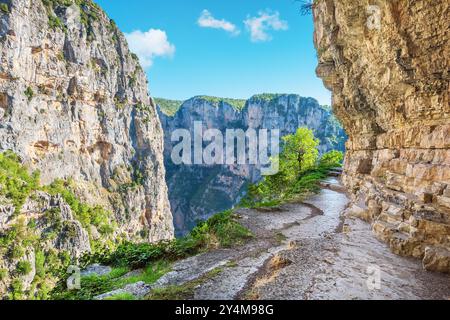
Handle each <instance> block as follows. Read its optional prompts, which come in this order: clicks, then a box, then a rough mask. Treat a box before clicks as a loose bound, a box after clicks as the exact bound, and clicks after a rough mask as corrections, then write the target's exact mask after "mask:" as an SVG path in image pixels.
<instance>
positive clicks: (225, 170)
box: [157, 94, 346, 234]
mask: <svg viewBox="0 0 450 320" xmlns="http://www.w3.org/2000/svg"><path fill="white" fill-rule="evenodd" d="M157 102H158V104H159V105H160V106H161V108H162V110H163V111H164V112H166V113H169V114H174V115H169V116H168V115H166V114H165V113H164V112H160V118H161V123H162V126H163V129H164V136H165V151H164V158H165V165H166V168H167V184H168V187H169V198H170V202H171V206H172V211H173V214H174V223H175V227H176V229H177V231H178V232H179V233H180V234H183V233H185V232H186V231H187V230H189V229H191V228H192V227H193V226H194V225H195V224H196V221H198V220H204V219H206V218H207V217H209V216H210V215H211V214H213V213H217V212H220V211H222V210H225V209H229V208H231V207H232V206H234V205H235V204H236V203H237V202H239V200H240V198H241V196H242V195H243V193H244V192H245V190H246V186H247V185H248V183H249V182H253V183H254V182H257V181H259V179H260V178H261V173H260V167H259V166H254V165H212V166H211V165H174V164H173V162H172V160H171V152H172V147H173V146H174V145H175V144H176V143H173V142H171V135H172V132H173V131H174V130H175V129H180V128H185V129H188V130H190V131H191V136H193V133H192V131H193V128H194V122H195V121H201V122H203V127H204V130H206V129H210V128H214V129H218V130H220V131H221V132H222V133H224V135H225V130H226V129H243V130H247V128H254V129H264V128H266V129H280V131H281V135H282V136H284V135H287V134H291V133H294V132H295V131H296V130H297V128H299V127H304V126H306V127H309V128H311V129H313V130H314V132H315V134H316V136H317V137H318V138H319V139H320V140H321V144H320V147H319V149H320V151H321V152H326V151H329V150H332V149H339V150H343V149H344V143H345V139H346V136H345V134H344V131H343V129H342V127H341V125H340V124H339V123H338V122H337V121H336V119H335V118H334V116H333V115H332V114H331V112H330V111H329V110H328V109H327V108H325V107H321V106H320V105H319V104H318V103H317V101H316V100H314V99H312V98H302V97H300V96H298V95H285V94H279V95H277V94H262V95H255V96H254V97H252V98H250V99H249V100H247V101H246V100H237V99H221V98H216V97H203V96H200V97H194V98H192V99H190V100H187V101H185V102H184V103H182V104H181V105H179V108H176V107H175V105H176V103H177V101H167V100H160V99H159V100H157ZM177 109H178V110H177ZM176 110H177V111H176ZM175 111H176V112H175ZM174 112H175V113H174Z"/></svg>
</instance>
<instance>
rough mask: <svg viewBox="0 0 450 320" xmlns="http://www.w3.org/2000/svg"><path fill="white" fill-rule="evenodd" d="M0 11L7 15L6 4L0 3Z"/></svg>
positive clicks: (7, 8)
mask: <svg viewBox="0 0 450 320" xmlns="http://www.w3.org/2000/svg"><path fill="white" fill-rule="evenodd" d="M0 11H1V12H3V13H9V7H8V4H6V3H0Z"/></svg>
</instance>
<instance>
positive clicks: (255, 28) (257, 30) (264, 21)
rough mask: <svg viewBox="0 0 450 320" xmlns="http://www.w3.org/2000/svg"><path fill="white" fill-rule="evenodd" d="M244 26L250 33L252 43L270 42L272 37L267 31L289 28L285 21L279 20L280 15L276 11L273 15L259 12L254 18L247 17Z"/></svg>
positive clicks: (267, 12)
mask: <svg viewBox="0 0 450 320" xmlns="http://www.w3.org/2000/svg"><path fill="white" fill-rule="evenodd" d="M244 24H245V26H246V27H247V30H248V31H249V32H250V36H251V40H252V41H253V42H264V41H270V40H272V36H271V35H270V34H269V33H268V31H270V30H275V31H280V30H287V29H288V28H289V26H288V23H287V21H285V20H281V19H280V13H279V12H278V11H276V12H274V13H271V12H269V11H260V12H259V13H258V16H256V17H250V16H248V17H247V19H246V20H245V21H244Z"/></svg>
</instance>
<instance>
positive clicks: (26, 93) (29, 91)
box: [24, 87, 34, 101]
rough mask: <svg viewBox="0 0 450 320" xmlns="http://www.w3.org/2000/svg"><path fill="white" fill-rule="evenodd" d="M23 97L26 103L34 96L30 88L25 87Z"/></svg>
mask: <svg viewBox="0 0 450 320" xmlns="http://www.w3.org/2000/svg"><path fill="white" fill-rule="evenodd" d="M24 94H25V96H26V97H27V98H28V101H31V100H32V99H33V96H34V91H33V89H31V87H27V89H26V90H25V92H24Z"/></svg>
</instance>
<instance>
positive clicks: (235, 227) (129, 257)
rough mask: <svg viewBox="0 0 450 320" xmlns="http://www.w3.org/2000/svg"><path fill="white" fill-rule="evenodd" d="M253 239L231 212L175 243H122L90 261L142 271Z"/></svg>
mask: <svg viewBox="0 0 450 320" xmlns="http://www.w3.org/2000/svg"><path fill="white" fill-rule="evenodd" d="M251 237H252V234H251V233H250V231H249V230H247V229H246V228H244V227H243V226H242V225H241V224H240V223H239V222H238V221H237V216H236V215H235V214H233V212H232V211H231V210H229V211H225V212H222V213H219V214H217V215H215V216H213V217H211V218H210V219H208V220H206V221H204V222H202V223H200V224H199V225H198V226H197V227H196V228H194V229H193V230H192V231H191V233H190V234H189V235H187V236H186V237H184V238H179V239H176V240H173V241H166V242H160V243H156V244H149V243H140V244H134V243H123V244H121V245H119V246H118V247H117V249H116V250H115V251H113V252H104V253H100V254H97V255H94V256H90V257H88V259H89V260H90V262H101V263H103V264H107V265H114V266H117V267H123V266H129V267H131V268H132V269H136V268H142V267H145V266H146V265H148V264H149V263H151V262H155V261H159V260H167V261H175V260H177V259H180V258H185V257H187V256H191V255H194V254H197V253H200V252H202V251H205V250H207V249H209V248H217V247H230V246H232V245H237V244H242V243H243V242H244V241H245V240H246V239H249V238H251Z"/></svg>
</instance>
